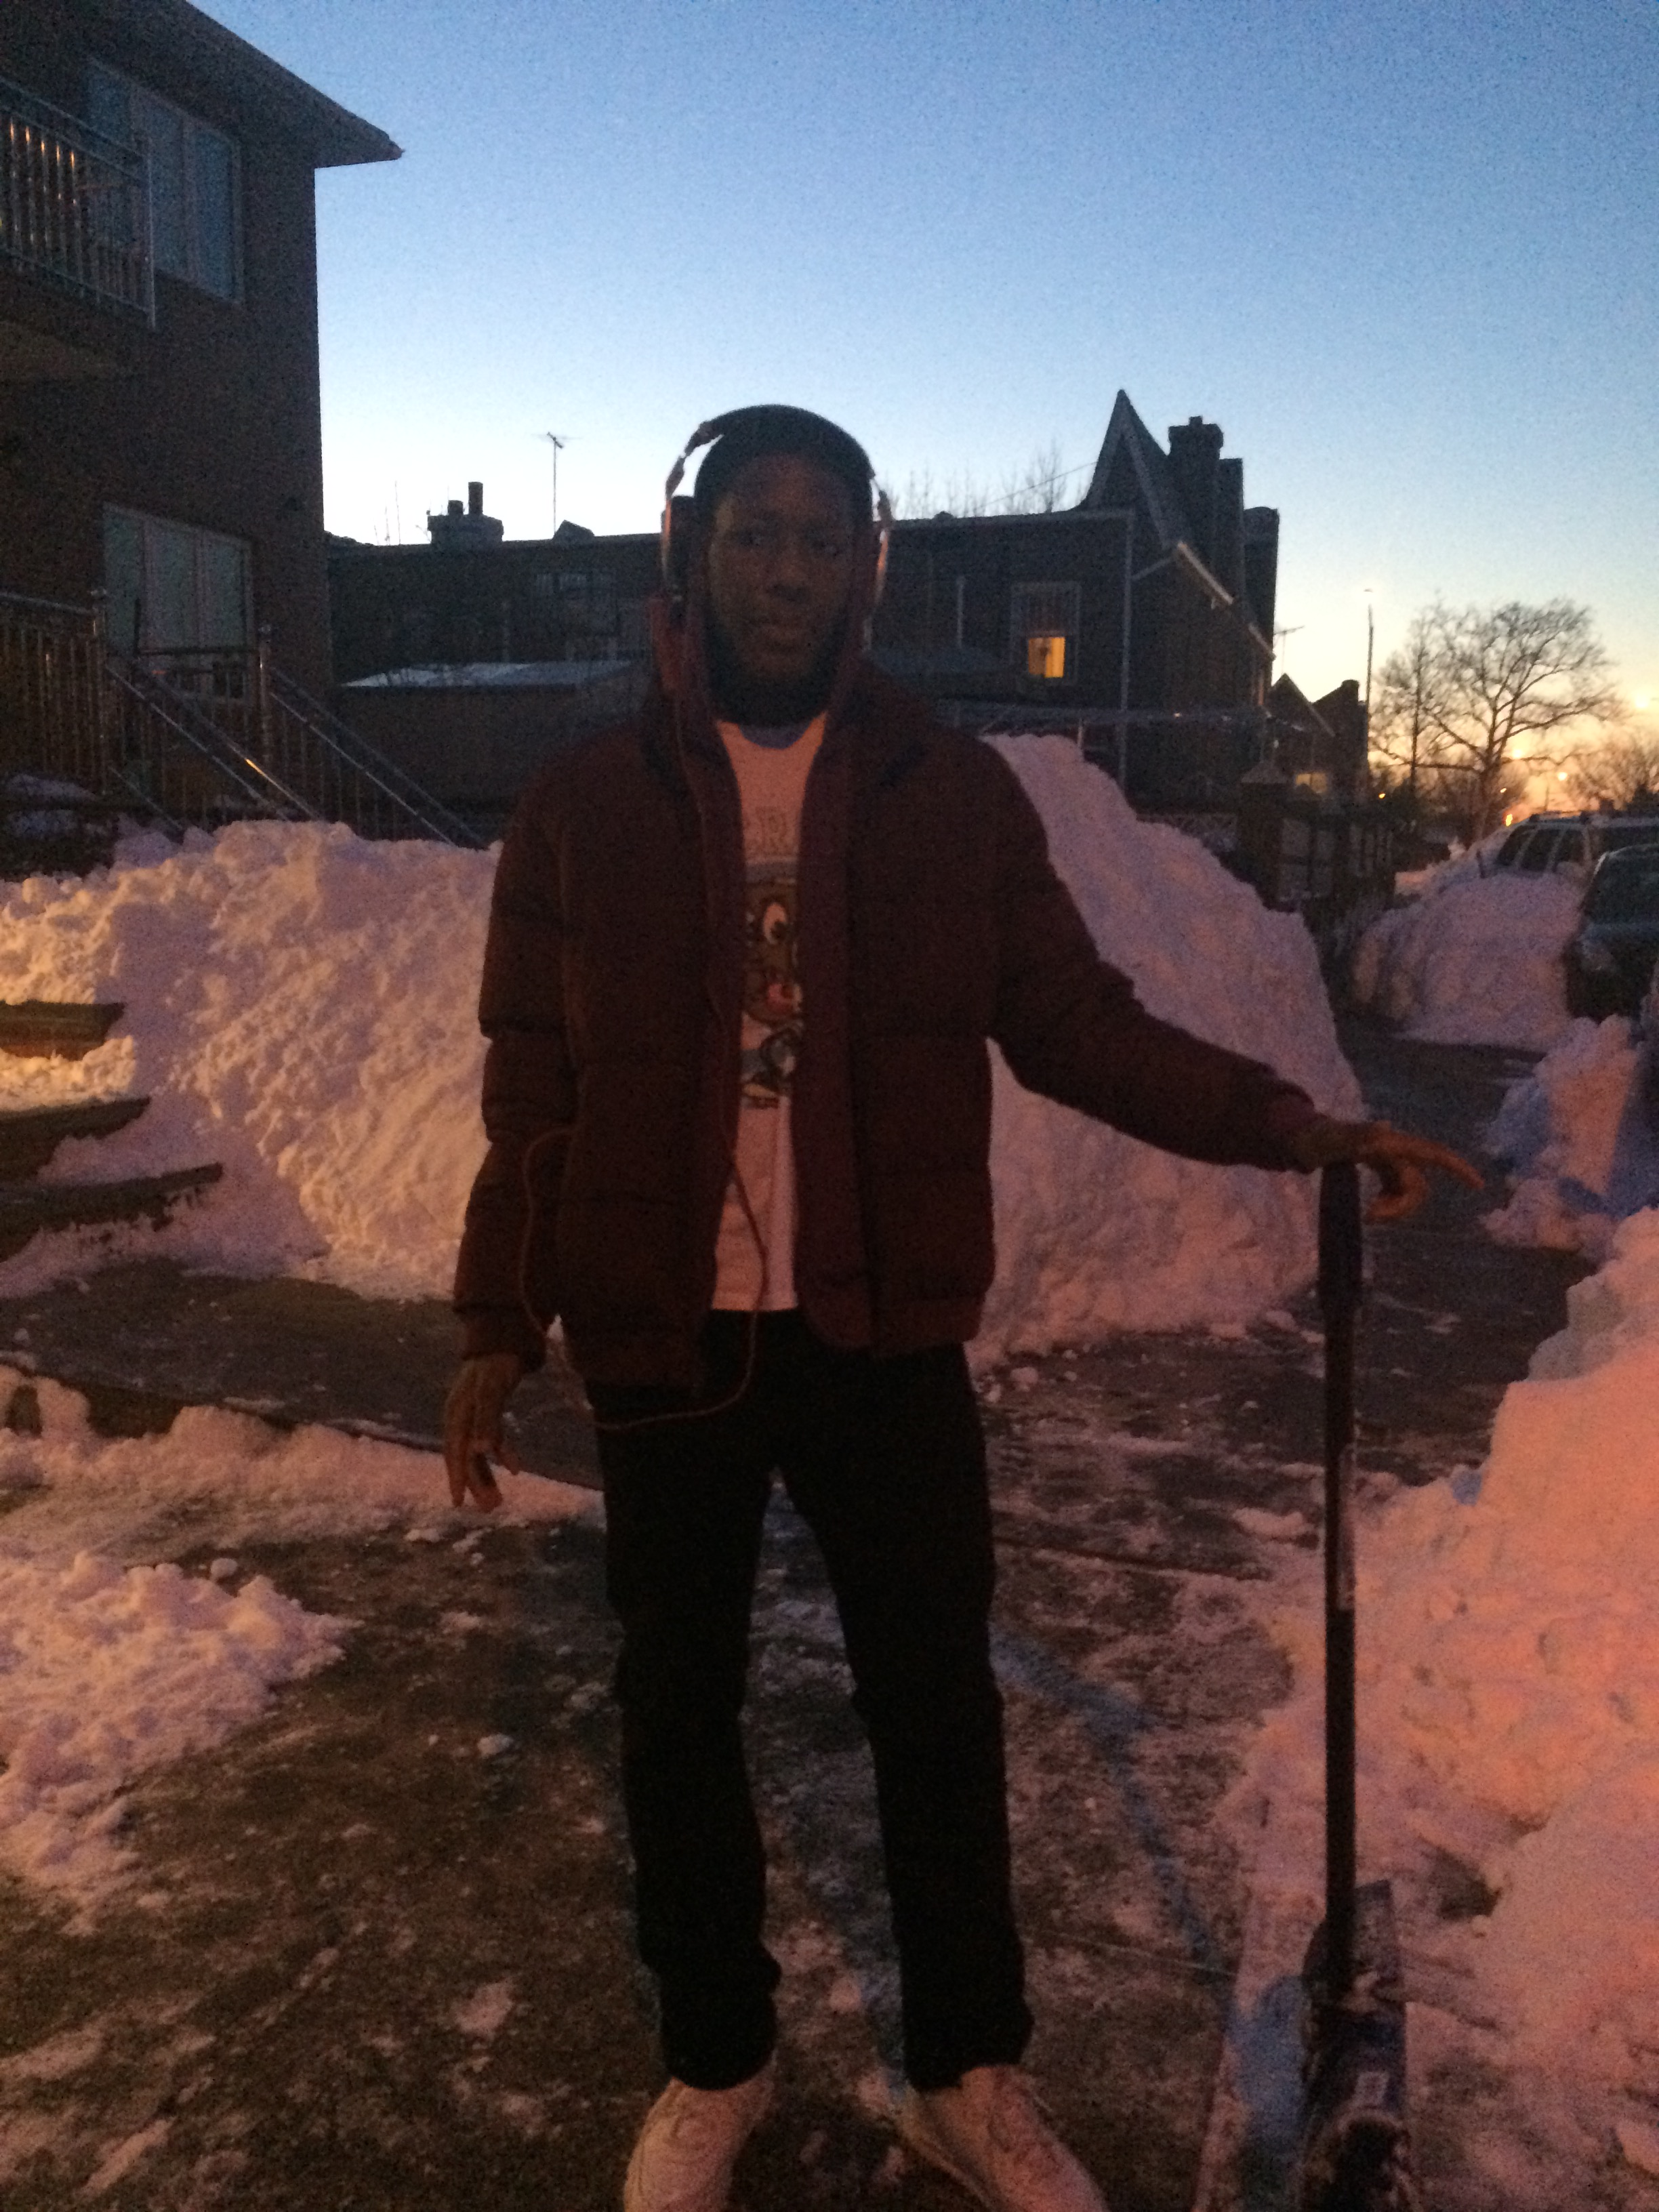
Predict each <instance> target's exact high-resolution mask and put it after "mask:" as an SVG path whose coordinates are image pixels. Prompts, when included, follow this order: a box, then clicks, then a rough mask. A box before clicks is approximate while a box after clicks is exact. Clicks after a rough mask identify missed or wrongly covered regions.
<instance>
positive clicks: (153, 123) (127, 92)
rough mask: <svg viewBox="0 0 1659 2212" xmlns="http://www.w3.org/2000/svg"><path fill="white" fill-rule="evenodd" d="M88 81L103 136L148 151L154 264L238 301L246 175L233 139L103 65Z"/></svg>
mask: <svg viewBox="0 0 1659 2212" xmlns="http://www.w3.org/2000/svg"><path fill="white" fill-rule="evenodd" d="M87 86H88V101H87V106H88V121H89V122H90V123H91V124H92V125H94V128H95V129H96V130H98V131H101V132H102V133H103V135H104V136H105V137H106V138H115V139H118V140H119V141H120V142H121V143H123V144H124V145H132V146H140V147H142V148H143V150H144V153H145V155H146V156H147V167H148V168H149V204H150V230H151V237H152V240H153V244H154V248H155V266H156V267H157V268H158V269H160V270H165V272H166V273H167V276H179V277H182V278H183V279H184V281H185V283H187V284H194V285H196V286H197V289H200V290H201V291H204V292H214V293H216V294H217V295H218V296H219V298H220V299H222V300H234V299H239V298H240V296H241V289H242V287H241V252H240V228H241V226H240V182H241V179H240V171H239V167H238V162H237V155H236V147H235V143H234V141H233V140H231V139H229V138H227V137H225V135H224V133H223V131H215V130H214V129H213V128H212V127H211V126H210V125H208V124H206V123H199V122H197V118H195V117H194V116H193V115H186V114H185V111H184V109H183V108H182V107H175V106H173V102H172V101H171V100H163V99H162V98H161V96H160V94H157V93H154V92H150V91H149V90H147V88H145V87H144V86H143V85H142V84H135V83H133V82H131V79H130V78H128V77H124V76H117V74H116V73H115V71H114V70H110V69H106V68H105V67H104V66H103V64H102V63H101V62H94V63H92V64H90V65H89V67H88V76H87Z"/></svg>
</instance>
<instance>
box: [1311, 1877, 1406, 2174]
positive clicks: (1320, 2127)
mask: <svg viewBox="0 0 1659 2212" xmlns="http://www.w3.org/2000/svg"><path fill="white" fill-rule="evenodd" d="M1354 1923H1355V1924H1354V1975H1353V1981H1352V1985H1351V1986H1350V1987H1349V1988H1348V1989H1347V1990H1342V1991H1336V1990H1332V1989H1331V1988H1330V1987H1329V1986H1328V1974H1327V1970H1326V1942H1325V1935H1326V1931H1325V1929H1324V1927H1323V1926H1321V1927H1320V1928H1319V1929H1317V1930H1316V1933H1315V1936H1314V1939H1313V1942H1311V1943H1310V1946H1309V1948H1308V1956H1307V1961H1306V1964H1305V1965H1304V1968H1303V1975H1302V1979H1303V1990H1304V2001H1305V2012H1304V2043H1305V2049H1304V2068H1303V2075H1304V2102H1303V2125H1302V2142H1301V2160H1300V2177H1299V2187H1298V2190H1297V2198H1296V2203H1297V2212H1422V2203H1423V2200H1422V2197H1420V2195H1419V2191H1418V2188H1417V2183H1416V2179H1415V2176H1414V2173H1413V2166H1412V2145H1411V2130H1410V2126H1409V2124H1408V2122H1407V2111H1406V2001H1405V1991H1404V1988H1403V1985H1402V1983H1401V1972H1400V1944H1399V1939H1398V1936H1397V1935H1396V1933H1395V1919H1394V1893H1393V1891H1392V1889H1391V1888H1390V1887H1389V1884H1388V1883H1387V1882H1386V1881H1375V1882H1368V1883H1366V1884H1365V1885H1364V1887H1362V1888H1360V1889H1359V1890H1358V1892H1357V1893H1356V1894H1355V1898H1354Z"/></svg>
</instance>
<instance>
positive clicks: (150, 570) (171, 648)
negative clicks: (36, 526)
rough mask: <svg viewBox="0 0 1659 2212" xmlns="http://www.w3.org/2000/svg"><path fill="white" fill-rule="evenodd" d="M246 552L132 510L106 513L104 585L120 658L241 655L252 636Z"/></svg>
mask: <svg viewBox="0 0 1659 2212" xmlns="http://www.w3.org/2000/svg"><path fill="white" fill-rule="evenodd" d="M249 568H250V563H249V559H248V547H247V544H246V541H245V540H244V539H242V538H222V537H221V536H220V535H219V533H218V532H216V531H212V530H192V529H191V527H190V526H189V525H188V524H186V523H182V522H165V521H162V520H161V519H160V518H159V517H158V516H155V515H153V514H135V513H132V511H131V509H130V508H127V507H106V509H105V510H104V588H105V590H106V592H107V593H108V595H109V641H110V643H111V645H112V646H113V647H114V648H115V650H116V651H117V652H118V653H173V652H179V651H182V650H195V651H200V652H226V651H235V650H237V649H239V648H240V647H246V644H247V642H248V637H249V628H250V625H249V619H248V617H249V590H248V584H249Z"/></svg>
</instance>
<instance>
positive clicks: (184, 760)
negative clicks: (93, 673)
mask: <svg viewBox="0 0 1659 2212" xmlns="http://www.w3.org/2000/svg"><path fill="white" fill-rule="evenodd" d="M106 685H107V696H108V708H109V713H108V730H107V735H108V741H109V750H108V773H109V775H110V779H111V780H112V781H118V782H119V784H120V785H121V787H123V789H124V790H125V792H127V793H130V794H131V796H132V797H133V798H134V799H136V800H137V801H138V802H139V803H140V804H142V805H144V806H145V807H147V808H148V809H149V810H150V811H153V812H154V813H155V814H157V815H158V816H160V817H162V818H163V821H164V826H166V827H168V828H170V829H181V828H182V827H183V826H184V825H185V824H186V823H195V824H196V825H197V827H199V828H204V829H206V828H220V827H222V826H223V824H224V823H226V822H228V821H232V820H237V819H242V818H246V817H248V816H250V815H251V816H253V817H257V818H260V819H264V820H267V821H270V820H275V821H287V822H304V821H316V820H318V819H319V818H320V817H319V816H318V815H317V813H316V811H315V810H314V809H313V808H312V807H310V806H308V805H307V803H306V801H305V800H304V799H303V798H301V795H300V793H298V792H296V791H294V790H292V789H291V788H290V787H289V786H288V785H287V784H286V783H285V782H284V781H283V779H282V778H281V777H280V776H278V775H274V774H273V773H272V772H271V770H270V768H269V766H268V765H267V764H266V763H264V761H261V760H259V759H258V758H256V757H254V756H253V755H252V753H251V752H249V751H248V750H246V748H243V747H240V746H238V745H237V744H236V743H235V740H234V738H233V737H232V736H231V735H230V734H229V733H228V732H226V730H225V729H224V728H223V727H222V726H221V725H220V724H219V723H218V722H217V721H216V720H215V719H214V718H213V717H212V716H211V715H210V714H206V713H204V712H203V710H202V709H201V708H200V707H199V706H198V705H197V702H195V701H194V700H193V699H192V698H191V696H190V695H189V693H187V692H185V691H182V690H179V689H178V688H177V687H176V686H175V685H173V684H169V683H167V681H166V680H165V679H164V678H159V677H157V676H155V675H154V674H153V673H151V672H150V671H149V670H147V669H146V668H144V667H143V665H141V664H139V663H137V662H132V661H125V660H123V659H118V657H117V656H116V655H115V654H113V653H112V654H110V655H109V656H108V658H107V660H106Z"/></svg>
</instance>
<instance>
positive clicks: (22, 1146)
mask: <svg viewBox="0 0 1659 2212" xmlns="http://www.w3.org/2000/svg"><path fill="white" fill-rule="evenodd" d="M148 1105H149V1099H148V1098H79V1099H76V1100H75V1101H74V1102H73V1103H70V1104H69V1105H65V1106H29V1107H25V1108H23V1109H21V1111H19V1112H16V1113H9V1114H8V1113H0V1184H3V1183H9V1182H27V1179H28V1177H29V1176H32V1175H36V1174H38V1173H39V1172H40V1170H41V1169H42V1168H43V1167H45V1165H46V1163H47V1161H48V1160H49V1159H50V1158H52V1154H53V1153H54V1152H56V1151H57V1150H58V1146H59V1145H61V1144H62V1143H63V1141H64V1138H65V1137H108V1136H112V1135H113V1133H115V1131H116V1130H117V1129H125V1127H126V1126H127V1124H128V1122H129V1121H137V1119H138V1116H139V1115H141V1114H142V1113H143V1110H144V1109H145V1107H146V1106H148Z"/></svg>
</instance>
